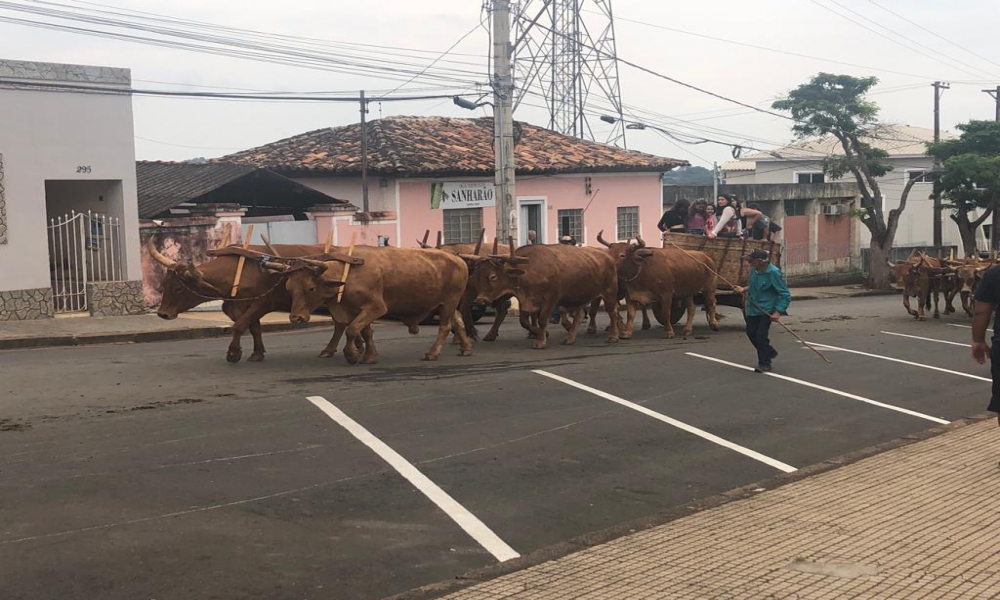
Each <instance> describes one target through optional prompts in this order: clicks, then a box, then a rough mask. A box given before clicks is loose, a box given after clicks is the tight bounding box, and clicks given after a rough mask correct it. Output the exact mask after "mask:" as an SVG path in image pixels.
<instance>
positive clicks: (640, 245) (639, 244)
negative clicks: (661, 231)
mask: <svg viewBox="0 0 1000 600" xmlns="http://www.w3.org/2000/svg"><path fill="white" fill-rule="evenodd" d="M635 242H636V244H635V247H636V248H645V247H646V240H644V239H642V236H641V235H637V236H635Z"/></svg>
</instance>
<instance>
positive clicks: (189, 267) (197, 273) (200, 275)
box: [187, 258, 205, 279]
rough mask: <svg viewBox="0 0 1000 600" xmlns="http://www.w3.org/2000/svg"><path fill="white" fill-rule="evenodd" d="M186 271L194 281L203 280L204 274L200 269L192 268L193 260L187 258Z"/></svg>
mask: <svg viewBox="0 0 1000 600" xmlns="http://www.w3.org/2000/svg"><path fill="white" fill-rule="evenodd" d="M187 270H188V273H190V274H191V275H192V276H193V277H195V278H196V279H204V278H205V274H204V273H202V272H201V269H199V268H198V267H196V266H194V259H191V258H189V259H188V263H187Z"/></svg>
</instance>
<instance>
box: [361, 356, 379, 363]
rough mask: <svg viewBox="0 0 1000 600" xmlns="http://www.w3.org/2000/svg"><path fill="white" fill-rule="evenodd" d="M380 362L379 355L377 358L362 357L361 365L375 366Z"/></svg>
mask: <svg viewBox="0 0 1000 600" xmlns="http://www.w3.org/2000/svg"><path fill="white" fill-rule="evenodd" d="M377 362H378V354H376V355H375V356H363V357H361V364H363V365H374V364H375V363H377Z"/></svg>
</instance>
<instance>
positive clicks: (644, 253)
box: [635, 248, 653, 258]
mask: <svg viewBox="0 0 1000 600" xmlns="http://www.w3.org/2000/svg"><path fill="white" fill-rule="evenodd" d="M635 255H636V256H638V257H639V258H649V257H650V256H652V255H653V251H652V250H650V249H649V248H637V249H636V251H635Z"/></svg>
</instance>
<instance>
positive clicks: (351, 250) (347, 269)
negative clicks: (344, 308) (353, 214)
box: [337, 231, 358, 303]
mask: <svg viewBox="0 0 1000 600" xmlns="http://www.w3.org/2000/svg"><path fill="white" fill-rule="evenodd" d="M357 233H358V232H357V231H352V232H351V245H350V246H349V247H348V248H347V256H351V255H353V254H354V236H355V235H357ZM350 272H351V263H344V275H343V276H342V277H341V278H340V280H341V281H343V282H344V285H342V286H340V287H339V288H338V289H337V302H338V303H339V302H340V299H341V298H343V297H344V288H345V287H347V274H348V273H350Z"/></svg>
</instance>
